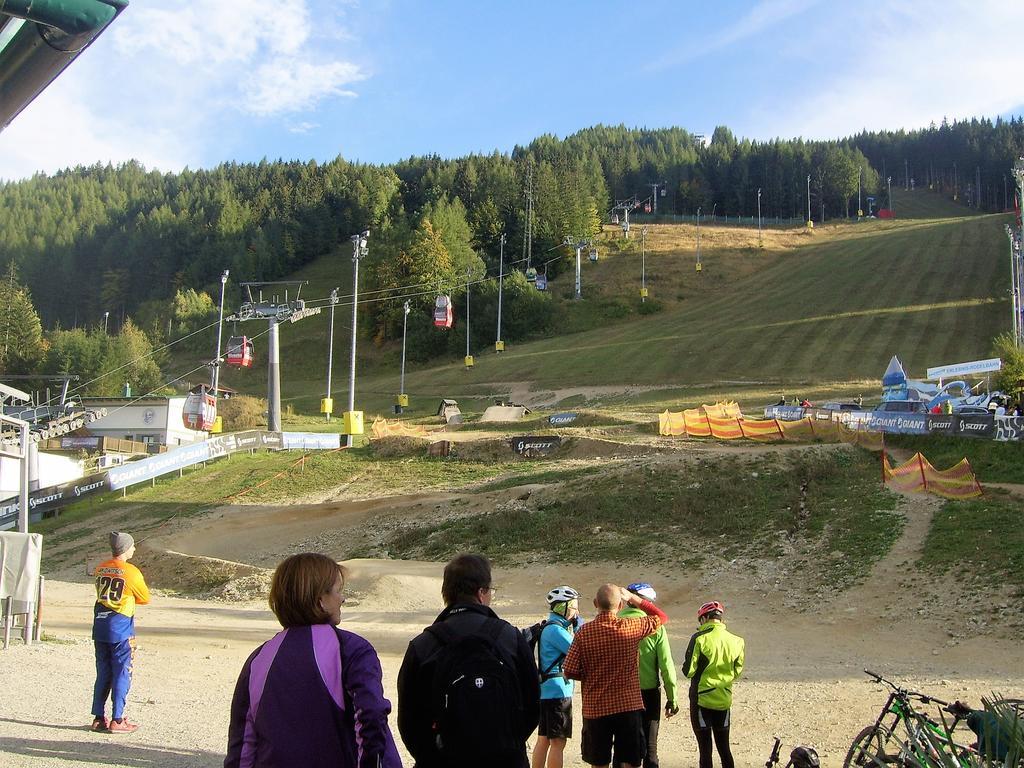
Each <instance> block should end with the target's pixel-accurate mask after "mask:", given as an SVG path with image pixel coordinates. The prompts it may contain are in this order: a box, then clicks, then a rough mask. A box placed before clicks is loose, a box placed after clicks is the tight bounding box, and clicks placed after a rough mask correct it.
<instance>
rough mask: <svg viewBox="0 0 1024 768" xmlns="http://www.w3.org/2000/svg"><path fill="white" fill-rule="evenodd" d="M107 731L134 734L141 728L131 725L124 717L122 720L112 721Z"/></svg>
mask: <svg viewBox="0 0 1024 768" xmlns="http://www.w3.org/2000/svg"><path fill="white" fill-rule="evenodd" d="M107 730H108V731H110V732H111V733H134V732H135V731H137V730H139V726H138V725H136V724H135V723H129V722H128V718H127V717H122V718H121V719H120V720H111V721H110V723H109V724H108V725H107Z"/></svg>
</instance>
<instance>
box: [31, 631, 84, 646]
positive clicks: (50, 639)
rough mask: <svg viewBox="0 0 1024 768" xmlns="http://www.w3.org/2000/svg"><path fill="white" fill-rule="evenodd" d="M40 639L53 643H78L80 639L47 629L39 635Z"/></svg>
mask: <svg viewBox="0 0 1024 768" xmlns="http://www.w3.org/2000/svg"><path fill="white" fill-rule="evenodd" d="M39 639H40V641H42V642H44V643H52V644H53V645H77V644H78V641H77V640H75V639H73V638H70V637H58V636H57V635H54V634H52V633H50V632H47V631H46V630H43V633H42V634H41V635H40V636H39Z"/></svg>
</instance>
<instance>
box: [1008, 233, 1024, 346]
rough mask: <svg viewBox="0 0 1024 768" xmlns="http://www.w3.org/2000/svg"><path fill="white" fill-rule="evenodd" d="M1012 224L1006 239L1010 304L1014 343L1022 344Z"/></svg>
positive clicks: (1015, 344)
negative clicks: (1007, 245)
mask: <svg viewBox="0 0 1024 768" xmlns="http://www.w3.org/2000/svg"><path fill="white" fill-rule="evenodd" d="M1013 234H1014V233H1013V230H1012V229H1011V228H1010V225H1009V224H1007V225H1006V239H1007V240H1009V241H1010V304H1011V307H1012V310H1011V311H1012V312H1013V343H1014V346H1018V347H1019V346H1020V340H1021V328H1020V285H1019V284H1018V282H1017V277H1018V276H1017V254H1016V248H1015V247H1014V246H1015V245H1016V242H1015V238H1014V236H1013Z"/></svg>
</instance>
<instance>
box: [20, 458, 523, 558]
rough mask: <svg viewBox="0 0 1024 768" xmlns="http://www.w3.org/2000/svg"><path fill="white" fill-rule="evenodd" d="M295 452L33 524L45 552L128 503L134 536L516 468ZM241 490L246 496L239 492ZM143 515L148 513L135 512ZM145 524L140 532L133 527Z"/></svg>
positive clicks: (216, 468)
mask: <svg viewBox="0 0 1024 768" xmlns="http://www.w3.org/2000/svg"><path fill="white" fill-rule="evenodd" d="M301 456H302V454H301V453H300V452H299V451H280V452H266V453H257V454H255V455H251V456H250V455H247V454H235V455H233V456H231V457H230V458H226V459H218V460H216V461H211V462H208V463H207V465H206V467H205V468H204V467H203V466H202V465H199V466H197V467H195V468H191V469H187V470H185V472H184V474H183V476H182V477H180V478H179V477H177V476H174V475H171V476H169V477H164V478H160V479H158V480H157V481H156V484H155V485H151V484H148V483H147V484H143V485H140V486H136V487H135V488H130V489H128V494H127V496H126V497H122V494H121V492H119V491H118V492H115V493H109V494H105V495H104V496H102V497H99V498H95V499H87V500H82V501H80V502H78V503H76V504H73V505H70V506H68V507H66V508H65V509H64V510H63V513H62V514H61V515H60V516H58V517H54V518H48V519H46V520H43V521H40V522H39V523H35V524H33V525H32V526H31V530H32V531H33V532H34V533H43V534H45V535H46V536H47V544H48V545H49V546H56V545H68V544H72V545H73V544H74V543H75V542H78V541H88V540H89V539H91V538H95V536H96V534H97V531H98V530H99V528H98V527H96V526H90V525H88V521H89V520H90V518H92V517H93V516H94V515H96V514H97V513H99V512H101V511H103V510H106V509H109V508H110V507H111V505H131V506H132V507H133V508H134V509H135V510H136V512H135V513H134V514H135V515H136V518H135V519H134V520H133V521H132V522H133V525H135V526H136V527H135V529H134V530H135V532H136V533H139V532H142V533H145V531H146V530H147V527H146V525H145V522H146V521H151V522H153V523H156V521H157V520H162V519H166V518H168V517H170V516H172V515H173V516H175V517H184V516H188V515H195V514H199V513H202V512H205V511H207V510H209V509H212V508H214V507H216V506H218V505H220V504H275V503H289V502H294V501H295V500H296V499H304V498H313V499H315V498H317V497H318V496H320V495H322V494H326V493H330V492H332V491H334V490H335V489H337V488H339V487H341V486H346V492H347V493H348V494H351V495H352V496H356V497H368V496H386V495H397V494H403V493H415V492H418V491H428V490H451V489H456V488H462V487H465V486H468V485H472V484H474V483H478V482H480V481H485V480H489V479H492V478H494V477H497V476H499V475H502V474H504V473H507V472H508V471H509V469H511V468H512V467H515V466H519V462H518V461H517V460H516V459H514V457H512V456H511V453H509V460H508V461H505V460H493V461H483V460H482V459H481V460H478V461H459V460H455V459H436V458H430V457H427V456H426V455H422V456H406V457H396V458H385V459H381V458H378V457H376V456H375V455H374V454H373V453H372V451H371V450H370V448H369V446H366V445H364V446H361V447H357V448H354V449H352V450H344V451H329V452H311V453H310V454H309V455H308V456H307V458H306V460H305V462H301V463H300V462H299V461H298V460H299V459H300V458H301ZM243 491H244V493H242V492H243ZM142 509H148V510H149V511H148V512H145V511H138V510H142ZM140 522H141V523H143V525H141V526H139V525H138V523H140Z"/></svg>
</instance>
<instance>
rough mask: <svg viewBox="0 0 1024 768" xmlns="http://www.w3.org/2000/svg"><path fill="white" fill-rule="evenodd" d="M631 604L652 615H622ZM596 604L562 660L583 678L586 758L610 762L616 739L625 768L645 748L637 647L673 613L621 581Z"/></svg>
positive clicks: (566, 670) (633, 767)
mask: <svg viewBox="0 0 1024 768" xmlns="http://www.w3.org/2000/svg"><path fill="white" fill-rule="evenodd" d="M625 604H629V605H632V606H634V607H636V608H639V609H640V610H641V611H643V612H644V613H646V614H647V615H646V616H637V617H633V618H627V619H620V618H619V617H618V616H617V615H616V614H618V612H619V611H620V610H622V608H623V607H625ZM594 607H595V608H597V611H598V613H597V616H596V617H595V618H594V620H593V621H590V622H587V623H586V624H584V625H583V626H582V627H581V628H580V629H579V630H578V631H577V632H576V637H575V638H574V639H573V641H572V645H571V646H570V647H569V654H568V656H566V657H565V662H564V663H563V664H562V672H563V674H564V675H565V676H566V677H567V678H570V679H572V680H579V681H581V682H582V683H583V738H582V740H581V741H582V748H583V762H585V763H587V764H589V765H592V766H595V768H597V767H599V766H600V767H601V768H606V767H607V766H608V765H609V764H610V763H611V760H612V744H613V743H614V745H615V751H616V754H617V755H618V756H619V758H621V760H622V768H637V766H639V765H640V764H641V762H643V758H644V752H645V744H644V731H643V712H644V700H643V697H642V696H641V695H640V674H639V671H638V667H637V649H638V648H639V646H640V641H641V640H643V639H644V638H645V637H647V636H648V635H652V634H654V633H655V632H657V631H658V627H660V626H661V625H662V624H667V623H668V616H666V615H665V614H664V613H663V612H662V611H661V609H659V608H657V607H656V606H655V605H654V603H652V602H650V601H649V600H644V599H643V598H642V597H640V596H639V595H634V594H633V593H632V592H628V591H627V590H625V589H623V588H622V587H618V586H616V585H615V584H605V585H604V586H602V587H601V588H600V589H599V590H597V597H595V598H594Z"/></svg>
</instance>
